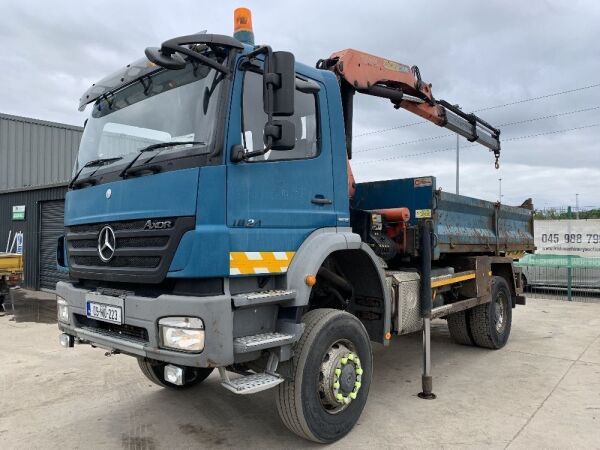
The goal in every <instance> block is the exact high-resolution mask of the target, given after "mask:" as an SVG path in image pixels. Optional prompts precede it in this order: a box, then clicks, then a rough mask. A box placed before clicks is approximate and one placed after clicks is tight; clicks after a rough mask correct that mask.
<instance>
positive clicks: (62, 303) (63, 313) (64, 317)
mask: <svg viewBox="0 0 600 450" xmlns="http://www.w3.org/2000/svg"><path fill="white" fill-rule="evenodd" d="M56 315H57V318H58V321H59V322H62V323H69V306H68V304H67V301H66V300H65V299H64V298H62V297H59V296H58V295H57V296H56Z"/></svg>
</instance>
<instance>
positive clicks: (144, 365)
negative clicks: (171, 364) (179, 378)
mask: <svg viewBox="0 0 600 450" xmlns="http://www.w3.org/2000/svg"><path fill="white" fill-rule="evenodd" d="M138 364H139V366H140V369H142V373H143V374H144V375H145V376H146V378H148V379H149V380H150V381H152V382H153V383H154V384H157V385H159V386H160V387H164V388H169V389H177V390H179V389H189V388H191V387H194V386H196V385H197V384H200V383H202V382H203V381H204V380H206V378H208V376H209V375H210V374H211V373H212V371H213V370H214V369H213V368H212V367H211V368H204V367H185V370H184V372H183V373H184V377H185V383H184V384H183V386H177V385H176V384H173V383H169V382H168V381H167V380H165V366H166V365H167V364H168V363H166V362H162V361H156V360H154V359H148V358H138Z"/></svg>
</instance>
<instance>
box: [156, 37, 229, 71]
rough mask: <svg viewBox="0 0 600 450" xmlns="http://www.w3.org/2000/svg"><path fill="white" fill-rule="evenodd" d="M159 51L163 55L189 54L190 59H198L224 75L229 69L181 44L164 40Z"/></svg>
mask: <svg viewBox="0 0 600 450" xmlns="http://www.w3.org/2000/svg"><path fill="white" fill-rule="evenodd" d="M160 51H161V52H162V54H163V55H165V56H171V55H172V54H173V53H175V52H177V53H181V54H183V55H187V56H189V57H190V58H192V59H195V60H197V61H200V62H201V63H203V64H205V65H207V66H209V67H212V68H213V69H215V70H218V71H219V72H222V73H224V74H225V75H228V74H229V69H228V68H227V67H225V66H224V65H222V64H219V63H218V62H216V61H213V60H212V59H210V58H207V57H206V56H204V55H201V54H200V53H198V52H196V51H194V50H191V49H189V48H185V47H183V46H181V45H177V44H173V43H169V42H165V43H163V45H162V47H161V48H160Z"/></svg>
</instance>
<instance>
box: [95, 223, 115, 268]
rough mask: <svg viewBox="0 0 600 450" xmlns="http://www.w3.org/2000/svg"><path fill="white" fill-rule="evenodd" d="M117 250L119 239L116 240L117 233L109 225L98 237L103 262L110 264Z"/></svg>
mask: <svg viewBox="0 0 600 450" xmlns="http://www.w3.org/2000/svg"><path fill="white" fill-rule="evenodd" d="M116 248H117V239H116V238H115V232H114V230H113V229H112V228H111V227H110V226H108V225H107V226H105V227H104V228H102V229H101V230H100V234H99V235H98V256H100V259H101V260H102V262H105V263H107V262H109V261H110V260H111V259H112V258H113V256H115V249H116Z"/></svg>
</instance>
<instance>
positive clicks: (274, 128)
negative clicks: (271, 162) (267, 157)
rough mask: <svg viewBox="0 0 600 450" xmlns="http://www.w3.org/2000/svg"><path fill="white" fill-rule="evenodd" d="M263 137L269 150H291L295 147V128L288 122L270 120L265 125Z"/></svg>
mask: <svg viewBox="0 0 600 450" xmlns="http://www.w3.org/2000/svg"><path fill="white" fill-rule="evenodd" d="M264 136H265V143H266V145H267V147H269V148H270V149H271V150H292V149H293V148H294V146H295V145H296V126H295V125H294V124H293V123H292V122H290V121H289V120H272V121H271V122H267V124H266V125H265V128H264ZM269 143H270V144H271V145H269Z"/></svg>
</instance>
